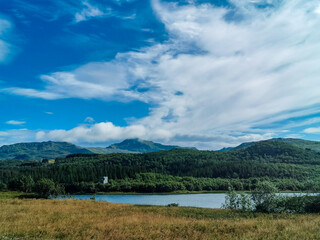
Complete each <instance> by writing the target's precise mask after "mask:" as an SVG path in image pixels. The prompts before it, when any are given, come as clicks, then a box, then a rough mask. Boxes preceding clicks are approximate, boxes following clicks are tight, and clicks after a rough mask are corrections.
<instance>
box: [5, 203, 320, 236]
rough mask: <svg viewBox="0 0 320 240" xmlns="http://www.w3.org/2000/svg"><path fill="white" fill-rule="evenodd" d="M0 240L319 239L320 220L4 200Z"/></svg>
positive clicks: (176, 208) (211, 210)
mask: <svg viewBox="0 0 320 240" xmlns="http://www.w3.org/2000/svg"><path fill="white" fill-rule="evenodd" d="M0 239H1V240H2V239H3V240H4V239H120V240H121V239H126V240H127V239H201V240H205V239H224V240H228V239H244V240H250V239H290V240H291V239H292V240H294V239H297V240H303V239H320V215H317V214H310V215H298V214H274V215H266V214H249V213H237V212H230V211H228V210H217V209H216V210H214V209H199V208H183V207H156V206H153V207H151V206H133V205H122V204H113V203H106V202H97V201H84V200H71V199H69V200H40V199H22V200H20V199H2V200H0Z"/></svg>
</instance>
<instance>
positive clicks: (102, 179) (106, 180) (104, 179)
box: [100, 177, 109, 184]
mask: <svg viewBox="0 0 320 240" xmlns="http://www.w3.org/2000/svg"><path fill="white" fill-rule="evenodd" d="M108 182H109V179H108V177H101V181H100V183H102V184H106V183H108Z"/></svg>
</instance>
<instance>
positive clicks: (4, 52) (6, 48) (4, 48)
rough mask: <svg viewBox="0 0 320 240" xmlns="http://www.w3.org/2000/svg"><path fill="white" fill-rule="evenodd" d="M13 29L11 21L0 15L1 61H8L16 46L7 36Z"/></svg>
mask: <svg viewBox="0 0 320 240" xmlns="http://www.w3.org/2000/svg"><path fill="white" fill-rule="evenodd" d="M11 29H12V24H11V22H10V21H9V20H7V19H5V18H3V17H2V16H1V15H0V63H6V62H7V61H8V58H10V56H11V55H12V50H13V48H14V47H13V46H12V45H11V44H10V43H8V42H7V40H6V38H5V36H6V35H7V33H8V32H9V31H10V30H11Z"/></svg>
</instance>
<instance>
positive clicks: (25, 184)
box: [19, 175, 34, 193]
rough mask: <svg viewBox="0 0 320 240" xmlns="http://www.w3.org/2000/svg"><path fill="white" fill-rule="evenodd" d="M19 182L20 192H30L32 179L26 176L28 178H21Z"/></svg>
mask: <svg viewBox="0 0 320 240" xmlns="http://www.w3.org/2000/svg"><path fill="white" fill-rule="evenodd" d="M19 181H20V190H21V191H23V192H27V193H29V192H32V190H33V188H34V181H33V178H32V177H31V176H30V175H28V176H22V177H21V179H20V180H19Z"/></svg>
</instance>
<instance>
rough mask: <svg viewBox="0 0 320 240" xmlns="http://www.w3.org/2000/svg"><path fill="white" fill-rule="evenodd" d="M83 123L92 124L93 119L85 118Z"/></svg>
mask: <svg viewBox="0 0 320 240" xmlns="http://www.w3.org/2000/svg"><path fill="white" fill-rule="evenodd" d="M84 121H85V122H87V123H93V122H94V119H93V118H92V117H86V119H85V120H84Z"/></svg>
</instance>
